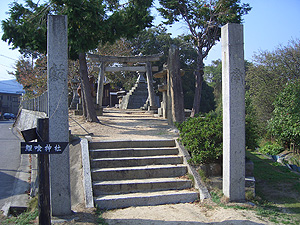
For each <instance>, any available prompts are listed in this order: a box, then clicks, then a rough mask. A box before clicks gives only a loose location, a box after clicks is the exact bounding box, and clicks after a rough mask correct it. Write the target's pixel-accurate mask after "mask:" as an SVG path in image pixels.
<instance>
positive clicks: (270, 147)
mask: <svg viewBox="0 0 300 225" xmlns="http://www.w3.org/2000/svg"><path fill="white" fill-rule="evenodd" d="M283 150H284V148H283V147H282V146H281V145H279V144H277V143H272V142H266V143H265V144H264V145H263V146H262V147H261V148H260V149H259V151H260V152H261V153H263V154H265V155H278V154H279V153H281V152H282V151H283Z"/></svg>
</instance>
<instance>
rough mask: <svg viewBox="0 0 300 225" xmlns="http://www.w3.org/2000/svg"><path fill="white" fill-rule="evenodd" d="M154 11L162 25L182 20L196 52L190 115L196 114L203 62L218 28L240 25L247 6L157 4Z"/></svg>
mask: <svg viewBox="0 0 300 225" xmlns="http://www.w3.org/2000/svg"><path fill="white" fill-rule="evenodd" d="M159 3H160V4H161V6H162V7H161V8H159V9H158V10H159V11H160V13H161V14H162V16H163V17H164V18H165V19H166V21H165V22H164V23H165V24H173V23H174V22H178V21H179V20H183V21H184V22H185V23H186V24H187V26H188V28H189V31H190V38H191V39H192V40H193V42H194V46H195V47H196V50H197V68H196V70H195V95H194V102H193V109H192V115H191V116H194V115H195V114H197V113H199V111H200V100H201V91H202V83H203V74H204V63H203V60H204V58H205V57H206V56H207V55H208V53H209V51H210V49H211V48H212V47H213V46H214V45H215V43H216V41H218V40H219V39H220V36H221V31H220V29H221V26H223V25H225V24H226V23H241V22H242V16H243V15H245V14H247V13H248V12H249V11H250V9H251V8H250V6H249V4H240V0H214V1H211V0H202V1H200V0H160V1H159Z"/></svg>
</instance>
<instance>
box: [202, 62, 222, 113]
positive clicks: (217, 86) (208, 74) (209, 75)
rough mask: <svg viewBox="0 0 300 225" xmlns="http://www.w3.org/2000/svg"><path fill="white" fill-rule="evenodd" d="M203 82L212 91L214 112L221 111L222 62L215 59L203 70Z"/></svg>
mask: <svg viewBox="0 0 300 225" xmlns="http://www.w3.org/2000/svg"><path fill="white" fill-rule="evenodd" d="M204 80H205V81H206V82H207V83H208V85H209V86H211V87H212V88H213V89H214V96H215V102H216V105H217V107H216V110H217V111H221V110H222V61H221V59H217V60H214V61H212V62H211V65H209V66H205V68H204Z"/></svg>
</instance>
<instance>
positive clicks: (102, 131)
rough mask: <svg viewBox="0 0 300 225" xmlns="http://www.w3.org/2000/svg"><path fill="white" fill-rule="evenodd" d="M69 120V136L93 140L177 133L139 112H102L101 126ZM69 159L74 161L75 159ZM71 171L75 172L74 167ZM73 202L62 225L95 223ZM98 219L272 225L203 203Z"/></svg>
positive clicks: (250, 215)
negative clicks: (71, 215)
mask: <svg viewBox="0 0 300 225" xmlns="http://www.w3.org/2000/svg"><path fill="white" fill-rule="evenodd" d="M71 117H72V119H70V129H71V131H72V134H73V135H75V136H80V137H83V136H86V135H88V133H93V135H91V137H89V138H90V139H92V140H93V141H97V140H133V139H140V140H141V139H167V138H172V139H173V138H178V132H177V131H176V129H175V128H174V127H170V126H168V124H167V121H166V120H164V119H160V118H155V117H153V116H152V115H151V114H149V113H146V112H143V111H139V110H128V111H124V110H123V111H120V110H118V109H112V108H109V109H104V115H103V116H100V117H98V118H99V119H100V121H101V124H96V123H92V124H91V123H87V122H85V121H84V120H83V118H82V117H80V116H71ZM75 121H76V122H75ZM77 123H79V124H80V126H79V125H78V124H77ZM73 158H74V161H75V160H76V159H77V158H76V157H73ZM77 160H78V159H77ZM74 171H77V170H76V168H74ZM77 193H78V191H77ZM76 201H77V204H78V205H77V206H76V207H75V210H76V211H77V212H78V213H77V215H79V218H78V219H76V220H75V221H74V223H73V222H69V223H64V224H97V223H96V222H92V221H93V220H91V222H87V221H88V216H87V215H91V216H95V214H94V213H91V211H88V212H87V211H86V210H85V209H84V208H83V207H80V206H82V204H80V203H79V202H80V201H79V199H77V200H76ZM248 206H249V205H248ZM249 207H250V206H249ZM250 208H251V207H250ZM80 215H82V216H80ZM83 215H84V216H83ZM102 217H103V218H104V219H105V222H106V223H107V224H109V225H116V224H125V225H126V224H127V225H138V224H155V225H157V224H159V225H160V224H164V225H165V224H166V225H179V224H182V225H188V224H199V225H200V224H224V225H225V224H236V225H237V224H246V225H248V224H249V225H254V224H272V223H271V222H267V221H264V220H263V219H262V218H259V217H258V216H257V215H255V213H254V212H253V211H252V210H237V209H233V208H227V209H225V208H222V207H219V206H217V205H215V204H214V203H211V202H210V201H209V202H207V203H187V204H171V205H160V206H143V207H130V208H125V209H117V210H110V211H107V212H104V213H103V214H102ZM90 219H91V218H90ZM84 221H85V222H84Z"/></svg>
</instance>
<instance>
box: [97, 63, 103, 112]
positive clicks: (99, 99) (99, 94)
mask: <svg viewBox="0 0 300 225" xmlns="http://www.w3.org/2000/svg"><path fill="white" fill-rule="evenodd" d="M103 89H104V62H101V63H100V68H99V75H98V85H97V99H96V101H97V105H99V106H100V107H102V100H103Z"/></svg>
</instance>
